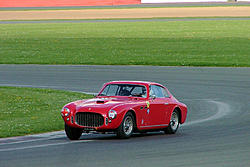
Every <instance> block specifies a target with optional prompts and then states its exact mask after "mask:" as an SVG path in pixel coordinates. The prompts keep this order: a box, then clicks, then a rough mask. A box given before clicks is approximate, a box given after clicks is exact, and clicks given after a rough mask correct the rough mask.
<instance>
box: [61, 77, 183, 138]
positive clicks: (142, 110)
mask: <svg viewBox="0 0 250 167" xmlns="http://www.w3.org/2000/svg"><path fill="white" fill-rule="evenodd" d="M61 115H62V118H63V119H64V122H65V132H66V135H67V136H68V138H69V139H71V140H77V139H79V138H80V137H81V135H82V132H89V131H97V132H103V133H104V132H115V133H116V134H117V136H118V137H120V138H129V137H130V136H131V135H132V133H133V132H143V133H144V132H147V131H156V130H163V131H164V132H165V133H168V134H174V133H175V132H176V131H177V129H178V127H179V124H183V123H184V122H185V120H186V116H187V107H186V105H185V104H183V103H181V102H179V101H178V100H177V99H176V98H175V97H174V96H173V95H172V94H171V93H170V92H169V91H168V89H167V88H166V87H164V86H162V85H161V84H158V83H154V82H144V81H112V82H108V83H106V84H104V86H103V88H102V89H101V91H100V92H99V94H98V95H97V96H96V97H95V98H93V99H88V100H79V101H75V102H71V103H69V104H67V105H65V106H64V107H63V109H62V111H61Z"/></svg>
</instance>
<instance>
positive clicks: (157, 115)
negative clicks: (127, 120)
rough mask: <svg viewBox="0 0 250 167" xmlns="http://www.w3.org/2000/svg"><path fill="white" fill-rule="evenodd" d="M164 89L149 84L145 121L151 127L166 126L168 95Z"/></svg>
mask: <svg viewBox="0 0 250 167" xmlns="http://www.w3.org/2000/svg"><path fill="white" fill-rule="evenodd" d="M164 91H165V89H164V88H163V87H161V86H158V85H151V86H150V100H149V108H148V110H147V114H148V117H147V118H148V119H147V122H148V124H150V125H151V126H152V127H157V126H166V125H167V124H168V122H167V120H166V118H167V113H168V112H169V110H170V108H169V100H170V98H169V96H168V94H167V92H166V91H165V92H164Z"/></svg>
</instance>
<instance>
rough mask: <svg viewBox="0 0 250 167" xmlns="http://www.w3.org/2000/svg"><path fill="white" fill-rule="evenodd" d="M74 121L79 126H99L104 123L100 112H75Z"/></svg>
mask: <svg viewBox="0 0 250 167" xmlns="http://www.w3.org/2000/svg"><path fill="white" fill-rule="evenodd" d="M75 120H76V123H77V124H78V125H80V126H87V127H100V126H102V125H103V123H104V118H103V116H102V115H101V114H97V113H90V112H79V113H76V119H75Z"/></svg>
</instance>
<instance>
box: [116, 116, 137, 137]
mask: <svg viewBox="0 0 250 167" xmlns="http://www.w3.org/2000/svg"><path fill="white" fill-rule="evenodd" d="M134 126H135V121H134V116H133V114H132V113H131V112H128V113H126V115H125V116H124V118H123V121H122V123H121V125H120V126H119V128H118V129H117V136H118V137H119V138H122V139H127V138H129V137H130V136H131V135H132V133H133V131H134Z"/></svg>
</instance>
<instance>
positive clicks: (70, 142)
mask: <svg viewBox="0 0 250 167" xmlns="http://www.w3.org/2000/svg"><path fill="white" fill-rule="evenodd" d="M91 141H93V140H79V141H67V142H62V143H53V144H41V145H35V146H26V147H18V148H5V149H0V152H4V151H17V150H24V149H33V148H41V147H48V146H58V145H65V144H73V143H86V142H91Z"/></svg>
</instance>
